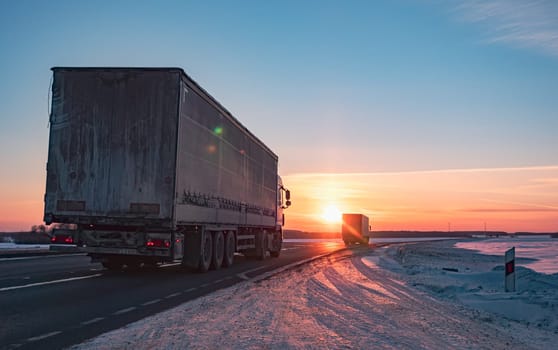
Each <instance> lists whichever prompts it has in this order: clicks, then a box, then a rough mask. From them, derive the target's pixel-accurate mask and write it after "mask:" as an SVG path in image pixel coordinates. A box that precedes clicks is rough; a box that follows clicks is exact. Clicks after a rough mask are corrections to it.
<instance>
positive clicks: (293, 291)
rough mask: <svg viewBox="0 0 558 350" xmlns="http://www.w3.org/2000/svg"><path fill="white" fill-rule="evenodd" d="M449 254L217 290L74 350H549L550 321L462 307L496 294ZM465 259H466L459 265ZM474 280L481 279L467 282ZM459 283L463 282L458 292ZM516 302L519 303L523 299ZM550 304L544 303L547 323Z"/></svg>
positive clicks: (321, 267) (320, 263)
mask: <svg viewBox="0 0 558 350" xmlns="http://www.w3.org/2000/svg"><path fill="white" fill-rule="evenodd" d="M452 245H453V242H435V243H420V244H406V245H398V246H394V247H390V248H380V249H375V250H371V251H370V252H368V253H366V254H357V255H354V256H351V257H348V258H342V257H341V256H338V255H335V254H334V255H332V256H330V257H328V258H324V259H321V260H317V261H314V262H313V263H310V264H307V265H304V266H300V267H297V268H295V269H293V270H290V271H286V272H284V273H281V274H279V275H276V276H274V277H271V278H269V279H265V280H261V281H258V282H254V281H247V282H244V283H241V284H238V285H235V286H233V287H230V288H227V289H223V290H220V291H218V292H215V293H213V294H211V295H208V296H205V297H201V298H199V299H196V300H193V301H191V302H187V303H185V304H182V305H180V306H178V307H176V308H174V309H171V310H168V311H166V312H163V313H160V314H157V315H154V316H151V317H149V318H146V319H143V320H140V321H137V322H135V323H132V324H130V325H128V326H126V327H124V328H121V329H118V330H114V331H111V332H109V333H106V334H103V335H101V336H99V337H97V338H94V339H92V340H90V341H88V342H86V343H84V344H81V345H77V346H75V347H73V348H74V349H114V348H118V349H152V348H158V349H186V348H188V349H223V348H225V349H262V348H264V349H324V348H325V349H491V350H494V349H551V348H553V345H554V344H557V343H558V330H557V329H556V328H554V326H553V324H554V323H553V322H555V321H556V317H557V316H553V317H554V319H553V320H552V317H549V318H548V319H547V320H548V321H549V323H548V324H547V325H546V326H540V325H534V324H530V323H526V321H525V320H521V319H517V320H514V319H513V318H510V317H507V316H505V315H500V314H496V313H489V312H487V311H485V310H482V309H476V308H471V307H470V306H466V305H465V304H463V303H462V301H461V299H460V298H459V296H461V297H465V296H467V297H469V298H472V299H475V297H474V293H475V292H479V291H480V290H483V291H484V293H486V294H488V295H490V294H492V296H494V294H498V293H499V291H498V290H491V288H492V287H487V288H486V289H487V290H485V288H480V289H479V286H481V287H482V285H483V283H485V282H486V281H485V280H484V279H483V278H484V277H486V276H484V275H482V274H483V273H486V270H487V269H488V272H490V271H491V270H490V268H489V265H491V263H490V262H488V261H486V260H483V259H484V258H482V256H480V255H479V254H477V253H474V252H471V251H466V250H462V249H454V248H452ZM421 247H423V248H421ZM464 258H468V259H469V260H468V261H466V262H465V265H463V264H461V263H463V262H464V261H462V260H461V259H464ZM456 259H457V260H456ZM475 259H477V260H479V261H480V264H476V261H475ZM451 262H453V263H454V265H452V266H450V267H453V266H457V265H459V266H460V267H463V268H465V266H467V268H468V270H464V271H467V272H465V273H463V274H466V275H467V278H461V277H463V276H458V275H459V274H460V273H459V272H457V273H449V272H447V271H445V270H443V267H448V266H449V264H450V263H451ZM417 265H418V266H419V267H417ZM420 265H423V266H422V267H420ZM477 269H478V270H477ZM500 272H501V271H500ZM475 275H479V276H480V275H482V277H483V278H481V279H480V280H479V281H475V282H472V281H474V280H475ZM551 277H552V276H551ZM531 278H534V279H536V278H535V277H533V276H531ZM464 280H466V281H469V282H467V283H465V286H464V282H463V281H464ZM471 283H472V284H471ZM474 284H477V285H476V286H475V287H474V288H473V289H470V288H469V287H468V286H469V285H474ZM452 286H453V287H452ZM460 293H461V294H460ZM548 293H549V294H552V293H551V292H548ZM556 293H558V292H557V291H556V289H554V294H556ZM514 294H515V295H516V297H518V298H516V300H517V299H521V293H514ZM458 295H459V296H458ZM530 296H531V297H533V295H532V294H530ZM554 298H556V296H554ZM476 300H479V299H476ZM510 300H512V306H513V300H514V299H513V298H511V299H510ZM524 301H525V300H522V299H521V302H524ZM555 301H556V299H554V301H549V300H546V302H548V303H547V304H546V308H547V311H549V310H550V311H553V312H554V315H556V309H555V307H556V304H552V303H553V302H555ZM543 309H544V308H543ZM508 316H509V315H508Z"/></svg>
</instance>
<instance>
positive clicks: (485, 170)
mask: <svg viewBox="0 0 558 350" xmlns="http://www.w3.org/2000/svg"><path fill="white" fill-rule="evenodd" d="M557 170H558V165H548V166H527V167H510V168H470V169H436V170H412V171H393V172H370V173H294V174H290V175H285V176H284V177H285V178H305V177H308V178H315V177H323V178H327V177H332V178H334V177H340V176H346V177H367V176H382V175H388V176H389V175H419V174H460V173H502V172H528V171H557ZM546 180H549V179H546ZM552 180H555V179H552Z"/></svg>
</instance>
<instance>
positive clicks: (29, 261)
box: [0, 242, 350, 349]
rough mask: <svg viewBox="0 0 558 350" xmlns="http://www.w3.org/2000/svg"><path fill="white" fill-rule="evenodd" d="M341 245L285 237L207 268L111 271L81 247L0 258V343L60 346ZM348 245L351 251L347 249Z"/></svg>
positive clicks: (6, 345) (7, 345)
mask: <svg viewBox="0 0 558 350" xmlns="http://www.w3.org/2000/svg"><path fill="white" fill-rule="evenodd" d="M340 248H343V246H342V244H341V242H329V243H285V244H284V249H283V251H282V254H281V256H280V257H279V258H270V257H268V258H267V259H266V260H265V261H264V262H260V261H255V260H247V259H245V258H244V257H242V256H237V258H236V259H235V264H234V265H233V266H232V267H230V268H227V269H220V270H217V271H210V272H208V273H206V274H199V273H192V272H188V271H183V270H182V269H181V268H180V267H179V266H172V265H168V266H165V267H160V268H157V269H141V270H139V271H121V272H110V271H106V270H104V269H103V268H102V267H101V265H100V264H90V263H89V258H88V257H86V256H85V255H82V254H72V255H62V256H39V257H36V256H35V257H19V258H7V259H1V260H0V310H1V312H0V324H1V325H2V327H0V349H12V348H19V349H22V348H29V349H37V348H41V349H59V348H62V347H65V346H69V345H72V344H76V343H80V342H82V341H84V340H86V339H88V338H91V337H94V336H96V335H98V334H101V333H103V332H107V331H110V330H112V329H117V328H119V327H122V326H124V325H126V324H128V323H130V322H134V321H137V320H140V319H142V318H145V317H147V316H150V315H154V314H157V313H158V312H161V311H164V310H167V309H169V308H172V307H175V306H177V305H180V304H182V303H184V302H187V301H190V300H194V299H196V298H198V297H201V296H204V295H207V294H209V293H212V292H214V291H216V290H219V289H221V288H227V287H230V286H233V285H235V284H237V283H239V282H242V281H246V280H251V279H253V278H255V277H258V276H264V277H265V276H267V275H269V273H270V272H271V271H276V270H277V269H281V268H285V267H288V266H290V265H292V264H296V263H297V262H300V261H304V260H307V259H311V258H312V257H316V256H320V255H323V254H328V253H330V252H333V251H335V250H337V249H340ZM348 253H350V252H348Z"/></svg>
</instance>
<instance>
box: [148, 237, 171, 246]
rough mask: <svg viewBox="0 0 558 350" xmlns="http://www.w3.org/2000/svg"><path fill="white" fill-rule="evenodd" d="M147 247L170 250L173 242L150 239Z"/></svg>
mask: <svg viewBox="0 0 558 350" xmlns="http://www.w3.org/2000/svg"><path fill="white" fill-rule="evenodd" d="M145 245H146V246H147V247H149V248H170V245H171V242H170V241H169V240H168V239H156V238H154V239H153V238H150V239H148V240H147V242H146V243H145Z"/></svg>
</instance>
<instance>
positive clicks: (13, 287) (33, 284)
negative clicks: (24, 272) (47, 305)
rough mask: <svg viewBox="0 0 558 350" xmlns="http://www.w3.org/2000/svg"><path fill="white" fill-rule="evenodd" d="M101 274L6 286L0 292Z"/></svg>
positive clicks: (82, 278)
mask: <svg viewBox="0 0 558 350" xmlns="http://www.w3.org/2000/svg"><path fill="white" fill-rule="evenodd" d="M99 276H101V274H100V273H97V274H95V275H89V276H81V277H72V278H65V279H62V280H54V281H46V282H37V283H30V284H24V285H21V286H12V287H4V288H0V292H6V291H9V290H15V289H23V288H30V287H37V286H45V285H47V284H56V283H64V282H71V281H77V280H84V279H87V278H93V277H99Z"/></svg>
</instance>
